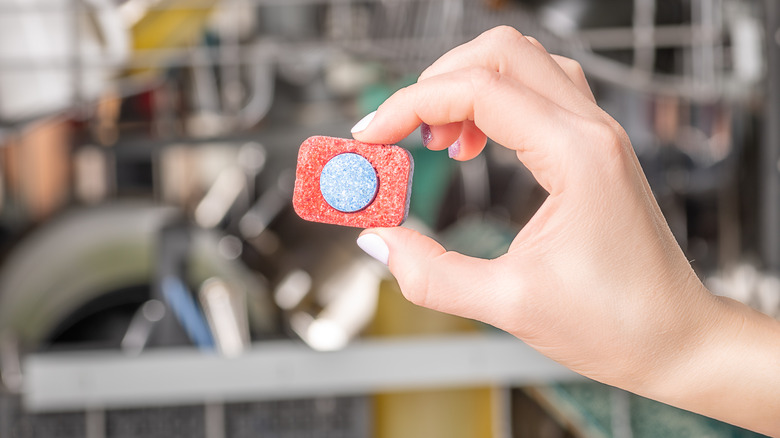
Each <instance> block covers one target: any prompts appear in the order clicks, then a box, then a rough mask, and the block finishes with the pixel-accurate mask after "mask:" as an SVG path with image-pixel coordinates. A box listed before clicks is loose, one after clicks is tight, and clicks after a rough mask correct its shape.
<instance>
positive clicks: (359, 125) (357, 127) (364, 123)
mask: <svg viewBox="0 0 780 438" xmlns="http://www.w3.org/2000/svg"><path fill="white" fill-rule="evenodd" d="M374 115H376V111H374V112H372V113H371V114H368V115H367V116H365V117H363V118H362V119H360V121H359V122H357V123H356V124H355V126H353V127H352V130H351V131H352V133H353V134H354V133H356V132H360V131H363V130H364V129H366V128H368V124H369V123H371V121H372V120H374Z"/></svg>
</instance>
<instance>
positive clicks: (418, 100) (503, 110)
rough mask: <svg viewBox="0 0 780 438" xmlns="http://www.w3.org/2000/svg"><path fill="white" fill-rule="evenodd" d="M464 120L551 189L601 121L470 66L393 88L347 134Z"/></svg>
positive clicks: (571, 171) (374, 134) (569, 173)
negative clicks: (513, 153) (362, 122)
mask: <svg viewBox="0 0 780 438" xmlns="http://www.w3.org/2000/svg"><path fill="white" fill-rule="evenodd" d="M453 90H458V92H453ZM467 120H471V121H473V122H474V124H475V125H476V127H477V128H479V129H480V130H481V131H482V132H484V133H485V134H486V135H488V136H489V137H490V138H492V139H493V140H495V141H496V142H498V143H499V144H501V145H503V146H505V147H507V148H510V149H513V150H515V151H517V155H518V157H519V158H520V160H521V161H523V163H524V164H525V165H526V167H528V169H529V170H530V171H531V172H532V173H533V174H534V176H535V177H536V179H537V181H539V183H540V184H541V185H542V186H543V187H544V188H545V189H546V190H548V191H549V192H550V193H551V194H552V193H555V192H556V191H557V190H562V189H563V187H564V186H565V180H566V179H567V178H571V177H575V175H576V174H578V173H580V172H581V170H580V167H579V166H573V165H572V163H573V161H572V160H583V159H586V158H585V157H588V156H591V157H592V156H593V155H594V154H590V151H588V150H586V148H587V147H586V146H582V145H581V143H582V142H581V139H582V136H583V135H594V134H597V133H595V132H587V131H588V130H589V129H593V128H594V127H601V126H603V125H601V124H596V123H589V121H588V120H587V119H585V118H583V117H581V116H579V115H577V114H574V113H572V112H570V111H568V110H566V109H564V108H562V107H560V106H559V105H557V104H556V103H555V102H552V101H551V100H549V99H547V98H545V97H544V96H541V95H539V94H538V93H537V92H535V91H534V90H532V89H531V88H529V87H526V86H524V85H523V84H521V83H518V82H516V81H513V80H512V79H511V78H508V77H506V76H502V75H500V74H498V73H496V72H493V71H490V70H488V69H483V68H470V69H464V70H459V71H456V72H451V73H446V74H442V75H438V76H435V77H432V78H429V79H426V80H423V81H420V82H418V83H417V84H414V85H411V86H409V87H406V88H404V89H401V90H399V91H398V92H396V93H395V94H393V95H392V96H391V97H390V98H389V99H387V100H386V101H385V102H384V103H383V104H382V105H381V106H380V107H379V109H378V110H377V112H376V114H375V115H374V118H373V120H372V121H371V122H370V123H369V124H368V126H367V127H366V128H365V129H363V130H361V131H358V132H355V133H353V135H354V137H355V138H356V139H358V140H360V141H366V142H371V143H396V142H398V141H400V140H401V139H403V138H404V137H406V136H407V135H409V134H410V133H411V132H412V131H414V130H415V129H416V128H417V126H418V125H420V123H422V122H425V123H427V124H429V125H444V124H448V123H452V122H461V121H467ZM562 126H566V127H569V128H571V129H561V127H562ZM596 129H599V128H596ZM600 135H604V134H600ZM607 135H608V133H607Z"/></svg>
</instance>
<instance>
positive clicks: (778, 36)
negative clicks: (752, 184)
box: [760, 0, 780, 271]
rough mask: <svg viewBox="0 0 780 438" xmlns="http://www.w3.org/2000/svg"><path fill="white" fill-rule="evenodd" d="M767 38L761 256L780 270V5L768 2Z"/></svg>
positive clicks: (765, 12) (772, 268)
mask: <svg viewBox="0 0 780 438" xmlns="http://www.w3.org/2000/svg"><path fill="white" fill-rule="evenodd" d="M764 17H766V34H767V36H768V38H767V75H766V100H765V101H764V102H765V106H764V124H763V126H764V132H763V142H762V145H761V164H760V166H761V175H762V178H761V179H762V181H761V187H762V192H761V200H762V202H761V205H762V206H763V211H762V212H761V245H762V247H761V255H762V257H763V261H764V264H765V266H766V268H768V269H770V270H773V271H778V270H780V169H779V168H778V165H779V164H780V162H778V159H779V158H780V125H779V124H778V123H777V120H778V119H780V3H778V2H777V0H765V1H764Z"/></svg>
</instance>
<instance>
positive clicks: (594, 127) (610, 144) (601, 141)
mask: <svg viewBox="0 0 780 438" xmlns="http://www.w3.org/2000/svg"><path fill="white" fill-rule="evenodd" d="M585 130H586V131H585V134H586V135H588V138H590V139H592V140H593V141H594V142H595V144H596V145H597V147H598V148H599V149H601V150H603V151H605V152H606V154H607V157H609V158H623V157H626V156H627V154H626V153H625V152H626V149H627V148H628V147H630V146H629V145H628V144H627V142H626V141H625V138H624V137H625V136H624V135H623V134H622V129H621V128H620V126H619V125H617V126H616V125H615V124H612V123H609V122H604V121H591V122H589V123H587V124H586V126H585Z"/></svg>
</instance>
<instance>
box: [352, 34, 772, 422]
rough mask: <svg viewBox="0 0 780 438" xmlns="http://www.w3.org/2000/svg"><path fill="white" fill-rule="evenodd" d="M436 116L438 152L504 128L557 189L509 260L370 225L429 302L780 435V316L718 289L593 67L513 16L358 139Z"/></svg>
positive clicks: (412, 288) (397, 134)
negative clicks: (675, 230)
mask: <svg viewBox="0 0 780 438" xmlns="http://www.w3.org/2000/svg"><path fill="white" fill-rule="evenodd" d="M421 123H426V124H428V125H430V126H431V133H432V139H431V141H430V142H429V144H428V145H427V146H428V148H430V149H433V150H441V149H445V148H447V147H448V146H449V145H451V144H452V143H453V142H454V141H456V140H460V144H461V147H460V152H459V154H458V155H457V156H456V157H455V159H457V160H461V161H463V160H469V159H471V158H474V157H475V156H477V155H478V154H479V153H480V152H481V150H482V149H483V148H484V146H485V143H486V139H487V137H488V136H489V137H490V138H491V139H493V140H494V141H495V142H497V143H499V144H501V145H502V146H504V147H507V148H509V149H513V150H515V151H516V153H517V157H518V159H519V160H520V161H522V163H523V164H524V165H525V166H526V167H527V168H528V169H529V170H530V171H531V172H532V173H533V175H534V177H535V178H536V180H537V181H538V182H539V183H540V184H541V185H542V186H543V187H544V188H545V189H546V190H547V191H548V192H549V196H548V197H547V199H546V201H545V202H544V204H543V205H542V207H541V208H540V209H539V210H538V211H537V212H536V214H535V215H534V217H533V218H532V219H531V221H530V222H529V223H528V224H527V225H526V226H525V227H524V228H523V229H522V230H521V231H520V232H519V233H518V234H517V236H516V237H515V239H514V241H513V243H512V245H511V247H510V249H509V251H508V252H507V253H506V254H505V255H503V256H501V257H499V258H497V259H494V260H483V259H476V258H472V257H467V256H464V255H462V254H459V253H456V252H453V251H447V250H446V249H445V248H443V247H442V246H441V245H440V244H438V243H437V242H436V241H434V240H433V239H431V238H429V237H426V236H423V235H421V234H419V233H417V232H415V231H412V230H409V229H406V228H402V227H398V228H380V229H370V230H366V231H364V232H363V233H364V234H366V233H372V234H376V235H378V236H380V237H381V238H382V240H383V241H384V242H385V243H386V245H387V246H388V249H389V268H390V271H391V272H392V273H393V275H394V276H395V277H396V279H397V280H398V283H399V284H400V286H401V290H402V291H403V293H404V295H405V297H406V298H407V299H409V300H410V301H412V302H413V303H416V304H418V305H421V306H424V307H428V308H431V309H435V310H439V311H442V312H447V313H451V314H455V315H459V316H463V317H467V318H472V319H476V320H480V321H484V322H486V323H489V324H492V325H494V326H496V327H498V328H501V329H503V330H505V331H507V332H509V333H512V334H513V335H515V336H517V337H518V338H520V339H521V340H523V341H525V342H526V343H528V344H529V345H531V346H532V347H534V348H535V349H536V350H538V351H540V352H541V353H543V354H545V355H546V356H548V357H550V358H552V359H554V360H556V361H558V362H560V363H561V364H563V365H565V366H567V367H569V368H571V369H572V370H574V371H576V372H578V373H580V374H583V375H585V376H587V377H590V378H592V379H595V380H598V381H601V382H604V383H606V384H610V385H614V386H617V387H620V388H623V389H626V390H629V391H632V392H634V393H637V394H640V395H643V396H646V397H649V398H652V399H655V400H659V401H662V402H665V403H668V404H671V405H674V406H677V407H680V408H683V409H687V410H691V411H694V412H698V413H701V414H704V415H708V416H710V417H714V418H717V419H720V420H723V421H726V422H730V423H733V424H735V425H738V426H741V427H745V428H748V429H752V430H754V431H757V432H761V433H764V434H768V435H776V436H780V347H779V346H780V323H778V321H776V320H774V319H772V318H769V317H768V316H766V315H763V314H761V313H758V312H755V311H753V310H751V309H750V308H748V307H746V306H744V305H742V304H740V303H737V302H735V301H732V300H728V299H725V298H722V297H717V296H714V295H713V294H711V293H710V292H709V291H708V290H707V289H706V288H705V287H704V286H703V285H702V283H701V281H700V280H699V278H697V276H696V275H695V274H694V272H693V270H692V269H691V266H690V264H689V263H688V261H687V259H686V258H685V255H684V254H683V252H682V251H681V249H680V247H679V246H678V244H677V242H676V241H675V239H674V237H673V236H672V233H671V232H670V230H669V227H668V226H667V223H666V220H665V219H664V217H663V215H662V214H661V211H660V209H659V208H658V205H657V203H656V201H655V199H654V197H653V195H652V192H651V190H650V188H649V186H648V184H647V181H646V179H645V176H644V174H643V172H642V169H641V167H640V166H639V162H638V160H637V158H636V155H635V154H634V151H633V149H632V147H631V142H630V140H629V138H628V136H627V135H626V133H625V131H624V130H623V128H622V127H621V126H620V125H619V124H618V123H617V122H616V121H615V120H614V119H612V118H611V117H610V116H609V115H608V114H606V113H605V112H604V111H603V110H601V109H600V108H599V107H598V106H597V105H596V103H595V100H594V98H593V94H592V93H591V91H590V88H589V86H588V84H587V81H586V79H585V75H584V74H583V72H582V69H581V68H580V66H579V64H577V63H576V62H575V61H572V60H570V59H567V58H563V57H560V56H555V55H550V54H549V53H547V51H546V50H545V49H544V47H542V46H541V45H540V44H539V43H538V42H537V41H536V40H534V39H533V38H531V37H526V36H523V35H521V34H520V33H519V32H517V31H516V30H514V29H512V28H509V27H499V28H495V29H492V30H490V31H488V32H486V33H484V34H483V35H481V36H479V37H478V38H476V39H475V40H473V41H471V42H469V43H466V44H464V45H462V46H460V47H457V48H455V49H453V50H452V51H450V52H448V53H447V54H445V55H444V56H442V57H441V58H440V59H439V60H437V61H436V62H435V63H434V64H432V65H431V66H430V67H429V68H428V69H426V70H425V71H424V72H423V73H422V75H421V76H420V78H419V80H418V82H417V83H416V84H414V85H411V86H409V87H407V88H404V89H401V90H399V91H398V92H396V93H395V94H394V95H393V96H391V97H390V98H389V99H388V100H387V101H385V102H384V103H383V104H382V105H381V106H380V107H379V109H378V110H377V112H376V115H375V117H374V118H373V120H372V121H371V123H370V124H369V125H368V127H367V128H366V129H364V130H362V131H360V132H356V133H354V134H353V135H354V136H355V138H356V139H358V140H361V141H365V142H371V143H385V144H388V143H395V142H398V141H399V140H401V139H402V138H404V137H406V136H407V135H408V134H410V133H411V132H412V131H413V130H414V129H415V128H416V127H417V126H419V125H420V124H421Z"/></svg>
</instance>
